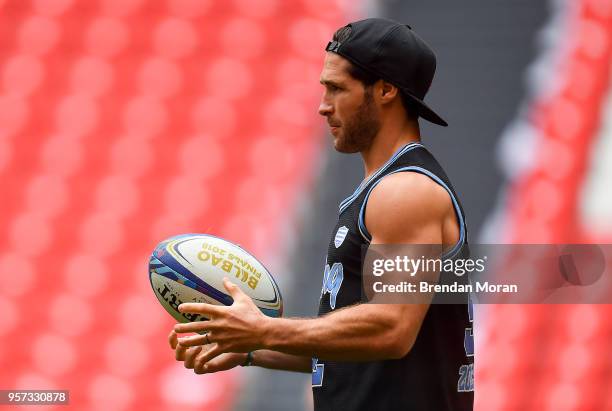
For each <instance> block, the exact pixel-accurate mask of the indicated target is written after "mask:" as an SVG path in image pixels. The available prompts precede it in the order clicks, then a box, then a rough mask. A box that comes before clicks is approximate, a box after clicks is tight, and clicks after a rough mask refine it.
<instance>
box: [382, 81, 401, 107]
mask: <svg viewBox="0 0 612 411" xmlns="http://www.w3.org/2000/svg"><path fill="white" fill-rule="evenodd" d="M379 87H380V88H379V93H380V94H379V96H380V102H381V104H387V103H390V102H391V101H393V99H394V98H395V97H396V96H397V95H398V93H399V90H398V88H397V87H395V86H394V85H393V84H391V83H387V82H386V81H384V80H380V85H379Z"/></svg>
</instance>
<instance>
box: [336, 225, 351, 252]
mask: <svg viewBox="0 0 612 411" xmlns="http://www.w3.org/2000/svg"><path fill="white" fill-rule="evenodd" d="M348 231H349V230H348V228H346V226H342V227H340V228H339V229H338V232H337V233H336V238H334V245H335V246H336V248H338V247H340V246H341V245H342V243H343V242H344V239H345V238H346V235H347V234H348Z"/></svg>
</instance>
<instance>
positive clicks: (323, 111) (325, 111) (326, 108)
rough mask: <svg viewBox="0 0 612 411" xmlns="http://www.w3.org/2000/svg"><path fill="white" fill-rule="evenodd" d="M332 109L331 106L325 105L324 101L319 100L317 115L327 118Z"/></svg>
mask: <svg viewBox="0 0 612 411" xmlns="http://www.w3.org/2000/svg"><path fill="white" fill-rule="evenodd" d="M333 111H334V110H333V107H332V105H331V104H329V103H327V102H326V101H325V100H321V103H320V104H319V114H320V115H322V116H329V115H330V114H332V112H333Z"/></svg>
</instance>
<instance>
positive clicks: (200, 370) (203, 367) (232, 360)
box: [168, 330, 246, 374]
mask: <svg viewBox="0 0 612 411" xmlns="http://www.w3.org/2000/svg"><path fill="white" fill-rule="evenodd" d="M168 343H169V344H170V347H171V348H172V349H173V350H175V357H176V360H177V361H183V362H184V365H185V368H189V369H193V371H194V372H195V373H196V374H206V373H213V372H218V371H226V370H229V369H231V368H234V367H236V366H238V365H241V364H244V362H245V361H246V354H243V353H226V354H221V355H219V356H218V357H217V358H215V359H213V360H211V361H209V362H207V363H205V362H204V361H203V360H202V359H201V357H200V358H199V355H198V354H200V353H201V352H202V349H204V348H205V347H207V346H206V345H197V346H193V347H186V346H183V345H182V344H179V342H178V336H177V334H176V332H174V330H172V331H171V332H170V335H169V336H168ZM209 348H210V347H209Z"/></svg>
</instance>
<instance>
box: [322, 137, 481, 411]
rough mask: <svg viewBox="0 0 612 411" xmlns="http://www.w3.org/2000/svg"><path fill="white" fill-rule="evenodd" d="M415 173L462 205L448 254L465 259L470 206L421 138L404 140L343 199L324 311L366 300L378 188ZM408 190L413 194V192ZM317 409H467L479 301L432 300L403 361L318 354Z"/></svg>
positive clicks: (325, 287)
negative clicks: (365, 254) (371, 203)
mask: <svg viewBox="0 0 612 411" xmlns="http://www.w3.org/2000/svg"><path fill="white" fill-rule="evenodd" d="M398 172H416V173H422V174H424V175H426V176H428V177H430V178H431V179H432V180H433V181H435V182H436V183H437V184H440V185H441V186H442V187H444V188H445V189H446V190H447V191H448V193H449V195H450V197H451V199H452V201H453V204H454V207H455V212H456V215H457V220H458V222H459V225H460V239H459V241H458V242H457V244H456V245H455V246H454V247H453V248H452V249H451V250H450V251H449V252H448V253H446V255H447V256H448V258H458V256H462V258H465V256H466V254H467V253H468V251H467V229H466V224H465V218H464V213H463V209H462V207H461V205H460V203H459V200H458V198H457V195H456V194H455V191H454V190H453V188H452V186H451V184H450V182H449V180H448V178H447V176H446V174H445V173H444V171H443V170H442V167H441V166H440V164H439V163H438V162H437V161H436V160H435V159H434V157H433V156H432V155H431V154H430V153H429V151H427V150H426V149H425V147H423V146H422V145H421V144H419V143H412V144H409V145H406V146H404V147H403V148H402V149H400V150H399V151H398V152H396V153H395V154H394V155H393V156H392V157H391V158H390V159H389V161H387V163H385V165H383V166H382V167H381V168H380V169H379V170H378V171H377V172H375V173H374V174H373V175H372V176H371V177H370V178H368V179H367V180H365V181H364V182H363V183H362V184H361V185H360V186H359V187H358V188H357V190H356V191H355V192H354V193H353V194H352V195H351V196H350V197H348V198H347V199H345V200H344V201H343V202H342V203H341V204H340V215H339V218H338V223H337V224H336V227H335V228H334V231H333V233H332V238H331V241H330V244H329V248H328V254H327V261H326V263H327V264H326V267H325V273H324V278H323V288H322V290H321V300H320V306H319V316H322V315H325V314H327V313H329V312H330V311H332V310H334V309H338V308H341V307H346V306H350V305H354V304H357V303H360V302H362V279H361V258H362V247H363V246H367V245H368V244H369V242H370V240H371V237H370V235H369V233H368V231H367V228H366V226H365V224H364V219H365V206H366V204H367V200H368V197H369V194H370V192H371V190H372V189H373V188H374V187H375V186H376V184H378V183H379V182H380V181H381V179H382V178H384V177H385V176H387V175H389V174H393V173H398ZM406 195H410V194H409V193H407V194H406ZM312 387H313V388H312V389H313V394H314V404H315V410H316V411H331V410H333V411H366V410H367V411H372V410H384V411H393V410H398V411H399V410H401V411H414V410H419V411H420V410H431V411H445V410H452V411H463V410H472V409H473V401H474V392H473V391H474V343H473V332H472V307H471V304H468V301H467V299H466V304H463V305H462V304H454V305H449V304H432V305H430V307H429V309H428V311H427V314H426V316H425V318H424V320H423V324H422V326H421V329H420V331H419V334H418V336H417V338H416V341H415V343H414V345H413V347H412V349H411V350H410V352H409V353H408V354H407V355H406V356H404V357H403V358H400V359H394V360H383V361H371V362H344V361H327V360H318V359H316V358H313V360H312Z"/></svg>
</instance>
